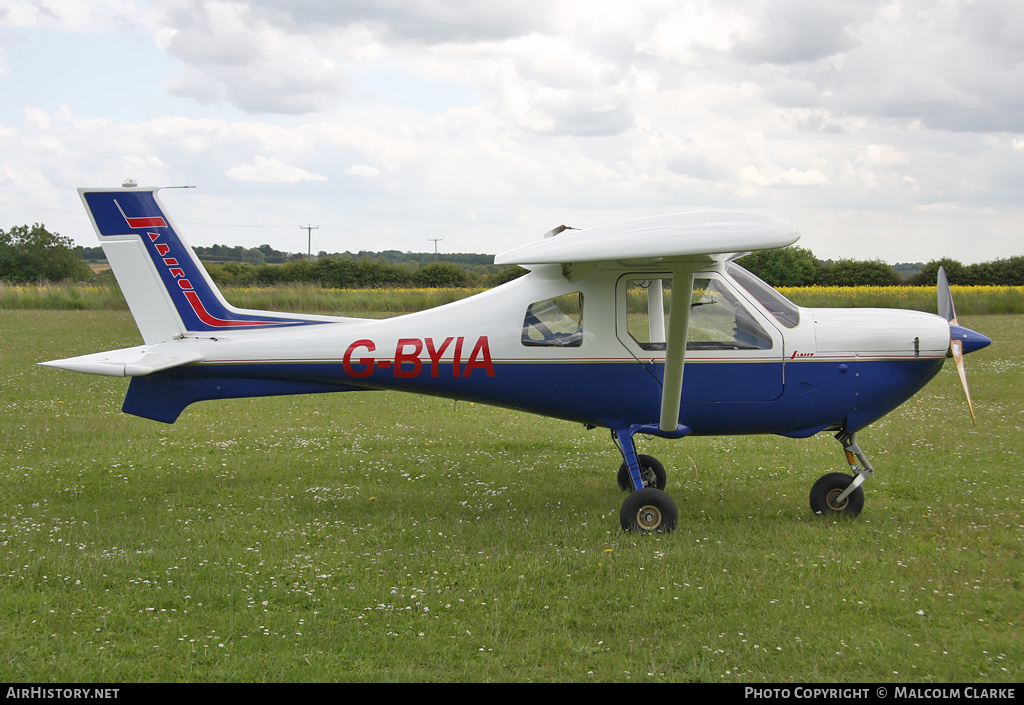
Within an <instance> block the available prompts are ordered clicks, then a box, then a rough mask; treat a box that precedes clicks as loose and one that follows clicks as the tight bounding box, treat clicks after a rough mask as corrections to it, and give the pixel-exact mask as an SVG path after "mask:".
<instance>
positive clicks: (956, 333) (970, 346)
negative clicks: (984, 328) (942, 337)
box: [949, 326, 992, 355]
mask: <svg viewBox="0 0 1024 705" xmlns="http://www.w3.org/2000/svg"><path fill="white" fill-rule="evenodd" d="M949 337H950V338H951V339H953V338H955V339H957V340H962V341H963V347H964V355H966V354H967V353H972V352H974V351H975V350H981V349H982V348H984V347H987V346H989V345H991V344H992V340H991V339H990V338H988V337H987V336H984V335H982V334H981V333H975V332H974V331H973V330H971V329H970V328H964V327H963V326H950V327H949Z"/></svg>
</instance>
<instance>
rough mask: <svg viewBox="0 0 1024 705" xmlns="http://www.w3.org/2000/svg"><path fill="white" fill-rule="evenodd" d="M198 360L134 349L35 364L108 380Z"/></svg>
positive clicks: (198, 358) (192, 355) (183, 354)
mask: <svg viewBox="0 0 1024 705" xmlns="http://www.w3.org/2000/svg"><path fill="white" fill-rule="evenodd" d="M202 359H203V356H202V354H200V353H198V352H190V351H182V352H180V353H176V354H174V355H166V354H164V353H157V352H150V347H149V346H146V345H140V346H138V347H134V348H122V349H121V350H108V351H107V352H101V353H93V354H92V355H79V356H78V357H69V358H65V359H63V360H50V361H49V362H40V363H39V364H40V365H46V366H47V367H58V368H60V369H62V370H72V371H74V372H85V373H88V374H93V375H107V376H108V377H142V376H145V375H148V374H152V373H154V372H159V371H160V370H167V369H170V368H172V367H180V366H181V365H189V364H192V363H194V362H200V361H201V360H202Z"/></svg>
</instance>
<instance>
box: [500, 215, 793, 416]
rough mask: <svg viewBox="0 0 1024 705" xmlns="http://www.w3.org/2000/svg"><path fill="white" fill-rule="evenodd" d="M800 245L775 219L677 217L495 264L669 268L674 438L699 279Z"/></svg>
mask: <svg viewBox="0 0 1024 705" xmlns="http://www.w3.org/2000/svg"><path fill="white" fill-rule="evenodd" d="M556 232H557V233H558V234H557V235H555V234H554V233H556ZM799 239H800V231H799V230H797V229H796V228H795V227H793V226H792V225H790V224H789V223H787V222H785V221H783V220H778V219H776V218H768V217H764V216H756V215H748V214H739V213H716V212H699V213H675V214H671V215H660V216H653V217H650V218H641V219H639V220H631V221H626V222H622V223H613V224H610V225H602V226H599V227H595V228H585V229H580V230H572V229H564V228H563V229H556V230H553V231H551V233H549V236H548V237H545V239H543V240H539V241H537V242H532V243H529V244H527V245H523V246H522V247H517V248H515V249H512V250H508V251H507V252H503V253H501V254H499V255H498V256H496V257H495V258H494V263H495V264H519V265H526V266H529V265H543V264H558V265H561V266H562V267H563V269H564V270H566V271H567V272H569V271H571V268H572V265H575V264H588V263H591V264H593V263H599V262H622V263H629V264H658V265H665V267H666V268H667V269H668V270H670V271H671V272H672V280H673V282H674V285H673V287H672V296H671V301H670V311H669V320H668V331H667V332H668V336H667V339H666V341H667V347H666V351H665V376H664V382H663V386H662V391H661V415H660V418H659V421H658V429H659V430H660V431H662V432H663V433H667V434H668V433H675V432H677V430H679V410H680V401H681V399H682V391H683V366H684V364H685V362H686V338H687V332H688V329H689V320H690V308H691V303H692V295H693V275H694V273H695V272H698V271H700V270H701V269H704V268H706V267H707V266H708V265H709V264H713V263H715V262H722V261H728V260H730V259H733V258H735V257H738V256H740V255H742V254H745V253H748V252H755V251H758V250H769V249H775V248H779V247H786V246H788V245H792V244H793V243H794V242H796V241H797V240H799Z"/></svg>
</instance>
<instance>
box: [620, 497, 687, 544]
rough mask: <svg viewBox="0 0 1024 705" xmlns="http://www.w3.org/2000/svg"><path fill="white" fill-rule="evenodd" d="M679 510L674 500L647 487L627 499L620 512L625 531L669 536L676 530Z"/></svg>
mask: <svg viewBox="0 0 1024 705" xmlns="http://www.w3.org/2000/svg"><path fill="white" fill-rule="evenodd" d="M678 521H679V510H678V509H676V503H675V502H673V501H672V498H671V497H669V496H668V495H667V494H665V493H664V492H662V491H661V490H659V489H655V488H653V487H645V488H643V489H642V490H637V491H636V492H634V493H633V494H631V495H629V496H628V497H626V501H625V502H623V503H622V509H620V510H619V523H620V524H622V530H623V531H635V532H638V533H641V534H667V533H668V532H670V531H672V530H673V529H674V528H676V523H678Z"/></svg>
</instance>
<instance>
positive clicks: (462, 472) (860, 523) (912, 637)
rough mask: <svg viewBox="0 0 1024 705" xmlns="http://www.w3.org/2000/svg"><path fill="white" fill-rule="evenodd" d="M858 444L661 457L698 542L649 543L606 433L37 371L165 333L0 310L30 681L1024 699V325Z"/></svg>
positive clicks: (466, 409) (16, 664)
mask: <svg viewBox="0 0 1024 705" xmlns="http://www.w3.org/2000/svg"><path fill="white" fill-rule="evenodd" d="M961 319H962V320H961V322H962V323H963V324H964V325H967V326H969V327H971V328H974V329H975V330H978V331H980V332H983V333H985V334H987V335H989V336H990V337H992V338H993V340H994V341H995V342H994V344H993V345H992V346H991V347H990V348H988V349H986V350H984V351H981V352H978V353H976V354H973V355H971V356H970V357H969V358H968V359H967V366H968V375H969V377H970V381H971V388H972V392H973V395H974V398H975V401H976V404H977V408H978V416H979V426H978V427H977V428H976V429H975V428H973V427H971V425H970V417H969V415H968V412H967V408H966V404H965V402H964V401H963V399H962V394H961V392H960V390H959V382H958V380H957V378H956V374H955V372H954V371H953V370H952V366H951V365H947V367H946V368H945V369H944V370H943V371H942V373H941V374H940V375H939V377H938V378H937V379H936V380H934V381H933V382H932V383H931V384H930V385H929V386H928V387H926V388H925V389H924V390H923V391H922V393H921V394H919V395H918V396H917V397H916V398H914V399H912V400H910V401H909V402H908V403H907V404H905V405H904V406H903V407H901V408H900V409H898V410H897V411H895V412H894V413H892V414H890V415H889V416H888V417H886V418H884V419H882V420H881V421H880V422H878V423H877V424H875V425H874V426H873V427H871V428H870V429H867V430H866V431H864V432H862V433H861V434H860V435H859V440H860V442H861V446H862V447H863V448H864V449H865V451H866V453H867V454H868V456H869V457H870V458H871V460H872V462H873V464H874V465H875V467H876V468H877V469H878V472H877V473H876V474H875V475H874V476H873V477H872V478H871V479H870V480H869V481H868V483H867V484H866V485H865V489H866V494H867V502H866V505H865V509H864V512H863V514H862V515H861V516H860V518H859V519H857V520H855V521H832V520H823V519H821V518H819V517H815V516H813V515H812V514H811V512H810V509H809V508H808V506H807V493H808V491H809V489H810V486H811V484H812V483H813V482H814V480H815V479H816V478H817V477H818V476H819V475H821V474H823V473H825V472H827V471H830V470H842V469H845V462H844V461H843V459H842V454H841V452H840V448H839V444H838V443H836V442H835V441H834V440H832V439H831V438H830V437H828V436H821V437H815V438H812V439H807V440H802V441H797V440H790V439H785V438H779V437H772V436H761V437H749V438H695V439H684V440H682V441H663V440H650V441H643V440H642V441H641V450H642V451H643V452H648V453H653V454H655V455H657V456H659V457H660V458H661V459H662V460H663V461H664V462H665V465H666V466H667V467H668V468H669V487H668V489H669V491H670V492H671V493H672V495H673V497H674V498H675V499H676V501H677V502H678V504H679V509H680V522H679V528H678V529H677V530H676V531H675V532H674V533H672V534H669V535H664V536H636V535H626V534H621V533H620V532H619V521H618V509H619V505H620V504H621V502H622V499H623V496H622V494H621V493H620V492H619V491H618V489H617V487H616V483H615V475H614V473H615V470H616V468H617V467H618V465H619V462H620V458H619V457H618V455H617V452H616V451H615V450H614V449H613V446H612V444H611V442H610V440H609V438H608V436H607V432H601V431H585V430H584V429H583V428H582V427H580V426H578V425H574V424H569V423H565V422H561V421H552V420H548V419H541V418H537V417H532V416H528V415H524V414H519V413H515V412H510V411H506V410H502V409H494V408H490V407H483V406H479V405H472V404H467V403H459V404H454V403H453V402H451V401H445V400H440V399H433V398H427V397H410V396H403V395H400V394H392V393H377V392H374V393H362V394H331V395H319V396H314V397H281V398H270V399H259V400H235V401H222V402H206V403H203V404H198V405H195V406H193V407H190V408H189V409H188V410H186V412H185V413H184V414H183V416H182V418H181V419H180V420H179V421H178V423H176V424H174V425H172V426H167V425H163V424H159V423H155V422H151V421H146V420H143V419H139V418H136V417H132V416H126V415H123V414H122V413H121V412H120V402H121V397H122V396H123V394H124V391H125V388H126V387H127V381H126V380H119V379H113V378H105V377H94V376H88V375H78V374H74V373H70V372H64V371H60V370H54V369H48V368H42V367H38V366H36V365H35V364H34V363H36V362H38V361H41V360H47V359H52V358H55V357H66V356H71V355H78V354H84V353H88V352H94V351H99V350H105V349H109V348H114V347H122V346H128V345H133V344H137V343H139V342H140V341H139V339H138V334H137V332H136V329H135V326H134V324H133V322H132V321H131V317H130V315H129V314H128V313H127V312H121V311H43V310H6V311H0V329H2V331H3V336H2V341H0V385H2V389H3V414H2V415H0V427H2V438H3V443H2V447H0V478H2V481H0V497H2V501H0V605H2V607H0V609H2V614H3V622H2V625H3V626H2V628H0V658H2V663H3V671H4V674H5V679H4V680H7V681H9V682H17V681H43V682H50V681H53V682H131V681H201V682H208V681H335V680H343V681H389V680H390V681H487V680H489V681H559V682H590V681H602V682H603V681H706V682H749V683H755V682H789V681H795V682H808V681H813V682H849V681H872V682H876V681H879V682H943V683H945V682H978V681H981V682H1020V681H1021V680H1022V677H1024V641H1022V639H1021V626H1022V625H1024V590H1022V588H1024V559H1022V554H1024V550H1022V549H1024V546H1022V537H1024V532H1022V528H1024V505H1022V497H1021V494H1020V491H1019V487H1020V483H1019V476H1020V457H1021V451H1022V450H1024V447H1022V446H1024V443H1022V440H1021V438H1022V433H1021V426H1022V422H1024V402H1022V400H1021V397H1020V390H1021V389H1024V317H1022V316H975V317H969V318H968V317H965V316H963V315H961Z"/></svg>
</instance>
